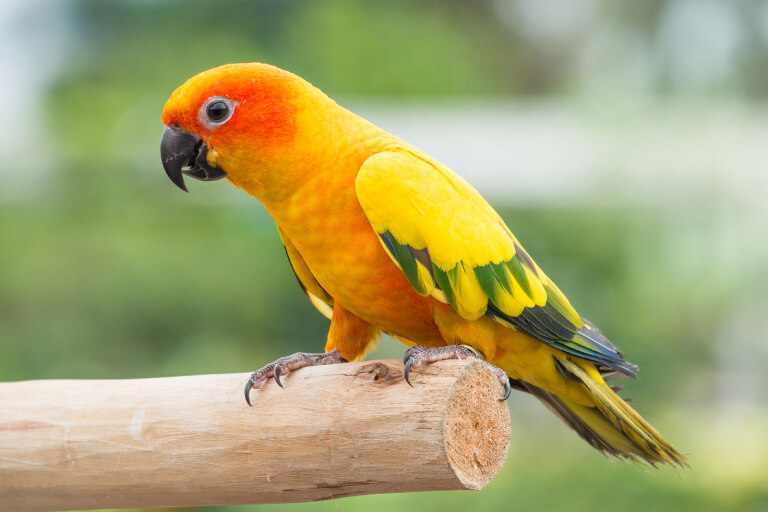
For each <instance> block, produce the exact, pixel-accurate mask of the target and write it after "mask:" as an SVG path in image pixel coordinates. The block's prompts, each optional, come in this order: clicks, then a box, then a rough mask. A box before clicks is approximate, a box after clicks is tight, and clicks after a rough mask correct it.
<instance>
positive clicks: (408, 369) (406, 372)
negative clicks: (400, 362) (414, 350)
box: [403, 359, 413, 387]
mask: <svg viewBox="0 0 768 512" xmlns="http://www.w3.org/2000/svg"><path fill="white" fill-rule="evenodd" d="M411 366H413V359H408V360H407V361H406V362H405V369H404V370H403V377H405V382H407V383H408V385H409V386H411V387H413V384H411V379H410V374H411Z"/></svg>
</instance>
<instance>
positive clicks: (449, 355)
mask: <svg viewBox="0 0 768 512" xmlns="http://www.w3.org/2000/svg"><path fill="white" fill-rule="evenodd" d="M444 359H478V360H480V361H482V362H483V363H484V364H485V365H486V366H487V367H488V369H490V370H491V371H492V372H493V374H494V375H496V377H498V378H499V382H500V383H501V386H502V387H503V388H504V396H503V397H502V398H500V399H499V400H500V401H502V402H503V401H504V400H506V399H507V398H509V395H510V393H512V386H511V385H510V384H509V377H507V374H506V372H504V370H502V369H501V368H499V367H498V366H493V365H492V364H491V363H489V362H488V361H486V360H485V359H483V357H482V356H481V355H480V354H479V353H478V352H477V351H476V350H475V349H473V348H472V347H469V346H467V345H448V346H445V347H438V348H431V347H425V346H423V345H416V346H414V347H411V348H409V349H408V350H407V351H406V352H405V356H403V363H404V364H405V371H404V372H403V376H404V377H405V381H406V382H407V383H408V384H409V385H410V386H411V387H413V384H411V380H410V373H411V370H412V369H414V368H418V367H419V366H423V365H425V364H429V363H434V362H435V361H442V360H444Z"/></svg>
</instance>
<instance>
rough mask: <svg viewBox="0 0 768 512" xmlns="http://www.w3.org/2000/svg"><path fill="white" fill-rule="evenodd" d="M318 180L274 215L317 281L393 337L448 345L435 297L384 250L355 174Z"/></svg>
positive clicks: (326, 175) (322, 174) (331, 174)
mask: <svg viewBox="0 0 768 512" xmlns="http://www.w3.org/2000/svg"><path fill="white" fill-rule="evenodd" d="M337 162H338V161H337ZM338 163H340V162H338ZM351 165H358V167H359V164H357V163H356V162H351ZM340 167H341V166H340ZM316 176H317V177H316V178H314V179H313V180H311V181H310V182H309V183H307V184H306V185H305V186H304V187H302V189H301V190H299V191H298V192H297V193H296V194H294V195H293V197H291V199H290V200H289V201H288V202H287V203H286V204H284V205H281V206H280V209H279V212H274V213H276V214H277V215H275V218H276V219H278V223H279V225H280V228H281V229H282V230H283V231H284V232H285V233H286V234H287V235H288V237H289V238H290V239H291V241H292V242H293V243H294V245H295V246H296V248H297V249H298V251H299V252H300V253H301V255H302V257H303V258H304V260H305V261H306V262H307V265H308V266H309V268H310V270H311V271H312V273H313V274H314V276H315V277H316V278H317V280H318V282H319V283H320V284H321V285H322V286H323V288H325V289H326V290H327V291H328V293H330V294H331V295H332V296H333V298H334V300H335V301H338V302H339V303H340V304H341V305H342V306H344V307H345V308H346V309H347V310H349V311H351V312H352V313H354V314H355V315H357V316H359V317H361V318H363V319H364V320H366V321H367V322H369V323H371V324H373V325H375V326H377V327H379V328H381V329H382V330H384V331H386V332H388V333H390V334H392V335H396V336H401V337H405V338H408V339H411V340H413V341H415V342H417V343H422V344H430V345H441V344H443V341H442V337H441V336H440V332H439V330H438V329H437V327H436V325H435V323H434V320H433V316H432V306H431V301H432V300H433V299H431V298H430V297H422V296H420V295H419V294H417V293H416V292H415V291H414V290H413V288H412V287H411V285H410V284H409V283H408V281H407V279H406V278H405V276H404V275H403V273H402V272H401V271H400V269H399V268H397V266H395V264H394V263H393V262H392V260H391V259H390V258H389V256H388V255H387V254H386V252H385V251H384V248H383V247H382V246H381V243H380V241H379V238H378V236H377V235H376V233H374V231H373V229H372V228H371V225H370V223H369V222H368V219H367V218H366V216H365V214H364V213H363V211H362V209H361V207H360V204H359V202H358V200H357V195H356V194H355V188H354V172H343V171H341V170H339V171H337V172H335V173H334V172H318V173H317V175H316Z"/></svg>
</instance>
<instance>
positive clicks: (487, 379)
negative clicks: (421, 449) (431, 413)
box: [443, 361, 511, 490]
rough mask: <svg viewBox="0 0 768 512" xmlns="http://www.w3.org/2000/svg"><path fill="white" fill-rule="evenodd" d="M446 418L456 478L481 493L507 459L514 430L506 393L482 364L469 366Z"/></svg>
mask: <svg viewBox="0 0 768 512" xmlns="http://www.w3.org/2000/svg"><path fill="white" fill-rule="evenodd" d="M451 391H452V392H451V399H450V401H449V402H448V407H447V408H446V411H445V415H444V416H443V436H444V439H445V450H446V454H447V457H448V460H449V461H450V463H451V465H452V466H453V470H454V472H455V474H456V478H458V480H459V481H460V482H461V484H462V485H463V486H464V487H466V488H467V489H475V490H477V489H482V488H483V487H485V486H486V485H487V484H488V483H489V482H490V481H491V480H493V478H494V477H495V476H496V473H498V471H499V470H500V469H501V466H502V465H503V464H504V461H505V460H506V458H507V452H508V450H509V441H510V436H511V427H510V420H509V410H508V408H507V404H506V402H501V401H499V398H500V397H501V396H502V394H503V389H502V388H501V386H500V385H499V381H498V379H497V378H496V376H495V375H493V374H492V373H491V372H489V371H488V369H487V368H485V365H483V364H482V363H481V362H479V361H476V362H474V363H473V364H470V365H467V366H465V367H464V368H463V371H462V372H461V374H460V375H459V377H458V379H456V382H455V384H454V385H453V388H452V390H451Z"/></svg>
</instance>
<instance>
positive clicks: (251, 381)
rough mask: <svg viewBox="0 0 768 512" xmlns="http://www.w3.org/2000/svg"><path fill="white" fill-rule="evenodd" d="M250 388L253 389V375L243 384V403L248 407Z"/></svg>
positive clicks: (249, 403)
mask: <svg viewBox="0 0 768 512" xmlns="http://www.w3.org/2000/svg"><path fill="white" fill-rule="evenodd" d="M251 388H253V375H251V378H250V379H248V382H246V383H245V403H247V404H248V405H251Z"/></svg>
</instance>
